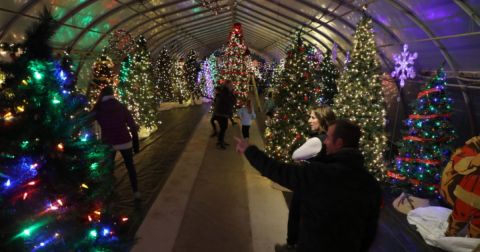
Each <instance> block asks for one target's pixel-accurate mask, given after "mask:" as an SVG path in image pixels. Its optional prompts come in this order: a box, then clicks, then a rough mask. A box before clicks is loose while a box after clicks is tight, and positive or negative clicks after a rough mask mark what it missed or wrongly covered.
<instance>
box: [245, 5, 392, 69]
mask: <svg viewBox="0 0 480 252" xmlns="http://www.w3.org/2000/svg"><path fill="white" fill-rule="evenodd" d="M250 1H251V0H250ZM268 1H269V2H271V3H274V4H276V5H277V6H280V7H282V8H283V9H286V10H288V11H290V12H293V13H295V14H297V15H299V16H302V17H304V18H306V19H308V20H313V21H315V22H317V23H319V24H321V25H322V26H323V27H325V28H327V29H329V30H330V31H332V32H333V33H335V34H336V35H337V36H339V37H340V38H342V39H343V40H345V41H346V42H347V43H348V44H349V46H351V45H352V44H351V41H350V40H349V39H348V38H347V37H346V36H345V35H344V34H343V33H341V32H339V31H338V30H337V29H335V28H333V27H331V26H330V25H329V24H327V23H325V22H323V21H322V20H319V19H318V18H316V17H315V16H311V15H307V14H306V13H303V12H301V11H299V10H295V9H293V8H291V7H290V6H287V5H285V4H283V3H281V2H277V1H274V0H268ZM282 16H285V15H283V14H282ZM302 26H305V27H308V28H310V29H312V28H313V27H312V26H311V25H307V24H303V25H302ZM312 30H314V31H315V32H317V33H319V34H321V35H323V36H324V37H329V36H327V35H326V34H323V33H322V32H321V31H319V30H318V29H316V28H313V29H312ZM378 52H379V56H380V59H381V60H382V61H383V63H384V64H385V65H386V66H389V65H390V62H389V60H388V59H387V58H386V57H385V55H384V54H383V52H382V51H378Z"/></svg>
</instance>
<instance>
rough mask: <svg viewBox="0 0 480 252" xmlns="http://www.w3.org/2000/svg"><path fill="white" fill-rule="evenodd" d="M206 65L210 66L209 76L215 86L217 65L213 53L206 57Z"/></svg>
mask: <svg viewBox="0 0 480 252" xmlns="http://www.w3.org/2000/svg"><path fill="white" fill-rule="evenodd" d="M208 66H209V67H210V76H211V77H212V81H213V86H214V87H216V86H217V85H218V77H219V76H218V75H219V74H218V66H217V57H215V54H213V53H212V54H211V55H210V56H209V57H208Z"/></svg>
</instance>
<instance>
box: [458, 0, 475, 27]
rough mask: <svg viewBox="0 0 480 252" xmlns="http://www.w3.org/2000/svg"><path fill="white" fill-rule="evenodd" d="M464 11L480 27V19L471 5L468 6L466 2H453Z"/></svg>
mask: <svg viewBox="0 0 480 252" xmlns="http://www.w3.org/2000/svg"><path fill="white" fill-rule="evenodd" d="M453 1H454V2H455V3H456V4H457V5H458V6H459V7H460V8H461V9H462V10H463V11H465V13H467V15H468V16H470V18H471V19H473V21H475V23H476V24H477V25H478V26H480V17H479V15H478V13H477V12H475V10H474V9H473V8H472V7H470V5H468V4H467V3H465V1H464V0H453Z"/></svg>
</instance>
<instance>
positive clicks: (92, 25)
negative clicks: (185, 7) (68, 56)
mask: <svg viewBox="0 0 480 252" xmlns="http://www.w3.org/2000/svg"><path fill="white" fill-rule="evenodd" d="M184 1H185V0H176V1H173V2H169V3H165V4H160V5H157V6H155V7H153V8H151V9H149V10H147V11H143V12H140V13H142V14H145V13H147V12H151V11H154V10H157V9H160V8H165V7H168V6H170V5H173V4H177V3H180V2H184ZM135 3H138V0H131V1H129V2H127V3H124V4H122V5H120V6H118V7H116V8H114V9H111V10H110V11H107V12H105V13H104V14H102V15H100V16H99V17H98V18H97V19H95V20H94V21H93V22H91V23H90V24H89V25H88V26H87V27H85V28H84V29H83V30H82V32H80V33H79V34H78V35H77V36H76V37H75V38H74V39H73V41H72V42H71V44H70V47H71V48H73V47H74V46H75V44H77V42H78V41H79V40H80V38H82V37H83V35H85V33H86V32H87V31H88V30H90V29H91V28H92V27H94V26H96V25H97V24H98V23H100V22H101V21H103V20H104V19H106V18H108V17H110V16H112V15H114V14H116V13H117V12H119V11H121V10H123V9H124V8H126V7H128V6H130V5H132V4H135ZM193 6H195V5H193ZM193 6H191V7H193Z"/></svg>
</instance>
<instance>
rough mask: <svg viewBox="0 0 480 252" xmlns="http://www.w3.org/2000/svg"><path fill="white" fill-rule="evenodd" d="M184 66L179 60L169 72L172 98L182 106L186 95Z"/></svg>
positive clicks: (181, 60)
mask: <svg viewBox="0 0 480 252" xmlns="http://www.w3.org/2000/svg"><path fill="white" fill-rule="evenodd" d="M184 65H185V62H184V61H183V59H179V60H178V61H176V62H175V64H174V65H173V69H172V71H171V80H172V90H173V98H174V100H175V101H178V103H180V104H183V101H185V99H186V98H187V94H188V91H187V81H186V79H185V68H184Z"/></svg>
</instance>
